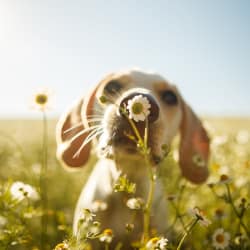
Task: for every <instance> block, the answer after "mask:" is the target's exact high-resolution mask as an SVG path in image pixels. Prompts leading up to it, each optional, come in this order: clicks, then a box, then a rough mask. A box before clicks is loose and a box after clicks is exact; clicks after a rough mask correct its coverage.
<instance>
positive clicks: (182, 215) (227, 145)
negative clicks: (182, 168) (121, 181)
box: [0, 119, 250, 250]
mask: <svg viewBox="0 0 250 250" xmlns="http://www.w3.org/2000/svg"><path fill="white" fill-rule="evenodd" d="M206 123H207V125H206V126H207V128H208V131H209V134H210V137H211V138H212V144H211V149H212V150H211V159H210V166H209V167H210V178H209V180H208V182H207V183H206V184H204V185H201V186H195V185H192V184H190V183H189V182H187V181H185V180H184V179H182V178H181V177H180V173H179V169H178V166H177V163H176V162H177V160H178V159H177V158H178V157H177V153H176V150H177V142H175V143H174V146H173V148H172V150H171V152H170V155H169V157H168V158H167V159H166V160H165V162H164V163H163V164H162V166H161V173H160V175H161V178H162V179H163V182H164V183H165V185H164V186H165V192H166V199H167V200H168V203H169V206H168V209H169V218H168V219H167V222H168V228H167V229H166V234H165V235H164V237H167V238H168V240H169V242H168V249H197V250H200V249H216V241H215V240H216V237H215V236H216V235H217V236H218V232H224V233H228V234H229V235H230V240H229V242H228V245H227V246H225V249H250V240H249V230H250V210H249V197H250V196H249V195H250V135H249V133H250V120H248V119H207V120H206ZM46 127H47V132H48V135H47V139H46V140H47V142H46V149H47V153H48V154H47V157H46V158H47V160H46V161H47V170H46V172H47V174H46V188H47V206H46V207H47V209H46V210H47V212H46V215H47V222H46V224H47V229H46V235H47V236H46V238H45V239H44V240H43V243H41V223H40V222H41V218H42V216H43V212H44V207H43V205H42V202H41V200H32V199H31V198H29V196H28V195H26V196H25V194H24V197H25V198H24V199H23V200H21V201H17V200H15V199H13V197H12V195H11V187H12V185H13V183H14V182H16V181H21V182H23V183H25V184H29V185H31V186H32V187H34V188H35V189H36V190H37V191H38V193H39V195H40V197H42V193H41V192H40V191H39V190H40V189H39V187H40V175H41V169H42V168H41V166H42V165H43V163H44V155H43V154H44V149H43V147H42V146H41V138H42V136H43V135H44V131H43V128H44V127H43V124H42V122H41V121H29V120H26V121H21V120H18V121H17V120H12V121H11V120H10V121H1V122H0V142H1V143H0V181H1V182H0V249H11V250H12V249H15V250H16V249H17V250H22V249H34V250H35V249H53V248H55V246H56V245H58V244H59V243H62V242H63V241H64V240H65V239H66V240H68V243H70V241H71V240H72V238H71V226H72V220H73V219H72V217H73V212H74V206H75V204H76V200H77V198H78V195H79V193H80V191H81V188H82V186H83V184H84V182H85V180H86V178H87V176H88V171H89V169H90V166H89V168H88V167H87V168H86V169H85V170H83V171H80V172H78V173H68V172H66V171H65V170H64V169H63V168H62V167H61V166H60V165H59V164H58V162H57V160H56V159H55V141H54V127H55V121H48V124H47V125H46ZM169 176H171V180H170V178H169ZM195 207H199V210H198V211H201V210H202V211H203V213H202V216H204V217H205V218H208V219H209V220H210V221H211V224H210V225H208V226H207V227H204V226H203V225H202V224H200V223H199V222H196V223H195V226H194V222H195V221H196V219H197V217H195V216H197V214H195V213H190V209H191V210H192V209H193V208H195ZM198 215H199V214H198ZM218 229H223V230H222V231H218ZM216 233H217V234H216ZM226 235H227V234H225V235H224V237H225V238H226ZM114 237H115V232H114ZM152 237H153V235H152V234H151V233H150V236H149V240H150V239H151V238H152ZM218 239H219V238H218ZM89 242H90V243H91V239H90V240H89ZM180 243H181V244H180ZM217 248H218V246H217ZM76 249H77V248H76ZM79 249H80V248H79Z"/></svg>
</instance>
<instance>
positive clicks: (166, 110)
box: [57, 71, 209, 183]
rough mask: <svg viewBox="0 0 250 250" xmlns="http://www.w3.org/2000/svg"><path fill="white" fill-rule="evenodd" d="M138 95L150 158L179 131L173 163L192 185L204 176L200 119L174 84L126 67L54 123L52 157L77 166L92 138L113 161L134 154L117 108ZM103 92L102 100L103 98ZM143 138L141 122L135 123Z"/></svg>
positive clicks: (128, 129)
mask: <svg viewBox="0 0 250 250" xmlns="http://www.w3.org/2000/svg"><path fill="white" fill-rule="evenodd" d="M137 95H141V96H142V97H146V98H147V100H148V101H149V104H150V114H149V116H148V121H149V131H148V135H149V136H148V145H149V147H150V149H151V154H152V161H154V162H155V163H158V162H159V161H161V159H162V158H163V155H164V153H165V151H164V150H163V147H162V145H165V144H167V145H169V144H170V142H171V140H172V139H173V137H174V136H175V135H176V134H177V132H178V131H180V136H181V140H180V146H179V161H180V162H179V164H180V167H181V170H182V173H183V175H184V176H185V177H186V178H188V179H189V180H190V181H192V182H194V183H201V182H203V181H205V180H206V178H207V176H208V169H207V161H208V154H209V139H208V136H207V134H206V131H205V130H204V128H203V126H202V124H201V121H200V120H199V119H198V117H197V116H196V115H195V114H194V112H193V111H192V110H191V108H190V107H189V106H188V105H187V104H186V102H185V101H184V100H183V98H182V96H181V95H180V93H179V91H178V90H177V88H176V87H175V86H174V85H172V84H170V83H169V82H168V81H166V80H165V79H164V78H162V77H161V76H159V75H156V74H152V73H144V72H141V71H128V72H122V73H116V74H110V75H108V76H107V77H106V78H105V79H104V80H102V81H101V82H100V83H99V84H98V85H97V86H96V87H95V89H94V90H93V91H92V93H91V94H89V95H86V96H85V97H84V98H82V99H81V100H80V101H79V102H78V103H76V104H75V105H74V106H73V108H72V109H70V110H68V112H66V113H65V114H64V115H63V116H62V117H61V119H60V120H59V122H58V125H57V144H58V150H57V156H58V158H59V159H60V160H61V161H62V162H63V163H64V164H66V165H67V166H70V167H81V166H83V165H84V164H85V163H86V162H87V161H88V158H89V155H90V151H91V143H93V139H94V138H95V139H94V140H95V143H96V144H97V145H96V146H97V147H96V148H97V151H98V153H99V155H102V156H103V157H113V158H115V159H118V160H122V159H124V157H125V158H126V159H128V158H129V157H131V158H134V157H139V155H140V154H139V153H138V151H137V147H136V144H135V142H134V141H133V140H131V139H130V138H128V135H131V134H133V130H132V129H131V126H130V124H129V122H128V120H127V119H126V118H125V117H124V115H123V114H122V113H121V111H120V108H121V107H123V106H124V105H127V103H128V100H129V99H131V98H133V97H135V96H137ZM103 96H105V97H106V99H107V101H105V102H103V101H100V100H102V97H103ZM135 124H136V126H137V128H138V131H139V133H140V134H141V135H142V136H143V133H144V128H145V122H142V121H138V122H135Z"/></svg>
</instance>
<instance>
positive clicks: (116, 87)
mask: <svg viewBox="0 0 250 250" xmlns="http://www.w3.org/2000/svg"><path fill="white" fill-rule="evenodd" d="M121 89H122V85H121V84H120V83H119V82H118V81H116V80H112V81H110V82H109V83H108V84H107V85H106V86H105V88H104V91H105V92H107V93H109V94H115V93H117V92H119V91H120V90H121Z"/></svg>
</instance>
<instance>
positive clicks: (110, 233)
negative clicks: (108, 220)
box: [104, 229, 113, 236]
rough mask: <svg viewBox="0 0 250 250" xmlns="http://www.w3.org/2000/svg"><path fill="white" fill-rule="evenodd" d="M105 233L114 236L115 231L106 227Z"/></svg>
mask: <svg viewBox="0 0 250 250" xmlns="http://www.w3.org/2000/svg"><path fill="white" fill-rule="evenodd" d="M104 234H105V235H108V236H112V235H113V231H112V230H111V229H105V230H104Z"/></svg>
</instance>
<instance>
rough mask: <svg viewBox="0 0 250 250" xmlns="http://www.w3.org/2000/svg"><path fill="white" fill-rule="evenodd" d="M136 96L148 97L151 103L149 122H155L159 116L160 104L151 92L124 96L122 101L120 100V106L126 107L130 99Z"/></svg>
mask: <svg viewBox="0 0 250 250" xmlns="http://www.w3.org/2000/svg"><path fill="white" fill-rule="evenodd" d="M135 96H142V97H146V98H147V100H148V101H149V104H150V109H149V111H150V113H149V115H148V121H149V122H151V123H152V122H155V121H156V120H157V119H158V117H159V106H158V104H157V103H156V101H155V99H154V97H153V96H152V95H150V94H145V93H131V94H129V95H128V96H126V97H124V98H123V99H122V100H121V102H120V108H124V107H127V105H128V101H129V100H131V99H133V98H134V97H135Z"/></svg>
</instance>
